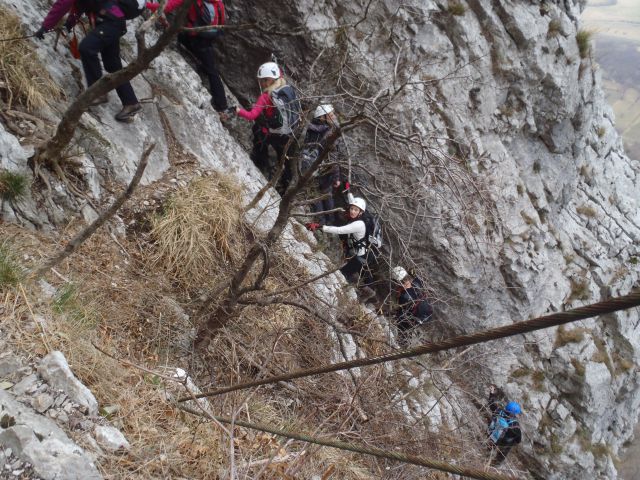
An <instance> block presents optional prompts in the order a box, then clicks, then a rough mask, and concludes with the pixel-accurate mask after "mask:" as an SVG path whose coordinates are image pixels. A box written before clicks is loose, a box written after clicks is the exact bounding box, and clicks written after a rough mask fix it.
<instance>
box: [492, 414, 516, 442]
mask: <svg viewBox="0 0 640 480" xmlns="http://www.w3.org/2000/svg"><path fill="white" fill-rule="evenodd" d="M512 423H513V420H508V419H506V418H504V417H503V416H502V415H500V414H498V415H496V416H494V417H493V418H492V419H491V423H490V424H489V429H488V432H489V438H490V439H491V441H492V442H493V443H495V444H497V443H498V442H499V441H500V440H502V438H503V437H504V435H505V433H506V431H507V429H508V428H509V427H510V426H511V424H512Z"/></svg>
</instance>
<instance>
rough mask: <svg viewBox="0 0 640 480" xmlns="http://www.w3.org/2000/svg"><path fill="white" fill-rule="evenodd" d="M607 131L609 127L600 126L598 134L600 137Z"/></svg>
mask: <svg viewBox="0 0 640 480" xmlns="http://www.w3.org/2000/svg"><path fill="white" fill-rule="evenodd" d="M605 133H607V129H606V128H605V127H598V128H597V130H596V134H597V135H598V138H602V137H604V134H605Z"/></svg>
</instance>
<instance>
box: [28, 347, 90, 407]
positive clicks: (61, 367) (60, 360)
mask: <svg viewBox="0 0 640 480" xmlns="http://www.w3.org/2000/svg"><path fill="white" fill-rule="evenodd" d="M38 373H39V374H40V375H42V378H44V379H45V380H46V381H47V382H48V383H49V385H51V386H52V387H54V388H59V389H61V390H63V391H64V392H65V393H66V394H67V395H68V396H69V397H70V398H72V399H73V400H74V401H75V402H77V403H78V404H80V405H81V406H82V408H83V409H84V410H86V411H87V412H88V413H89V414H90V415H95V414H97V413H98V402H97V401H96V398H95V397H94V396H93V393H91V391H90V390H89V389H88V388H87V387H86V386H84V385H83V384H82V383H81V382H80V381H79V380H78V379H77V378H76V377H75V375H74V374H73V372H72V371H71V369H70V368H69V365H68V363H67V360H66V359H65V358H64V355H63V354H62V352H58V351H56V352H51V353H50V354H48V355H47V356H46V357H44V358H43V359H42V361H41V362H40V365H39V366H38Z"/></svg>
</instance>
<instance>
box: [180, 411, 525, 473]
mask: <svg viewBox="0 0 640 480" xmlns="http://www.w3.org/2000/svg"><path fill="white" fill-rule="evenodd" d="M179 408H180V409H181V410H184V411H185V412H189V413H192V414H194V415H199V416H202V417H205V418H209V419H211V418H214V419H215V420H217V421H218V422H221V423H226V424H229V425H237V426H240V427H244V428H250V429H252V430H260V431H261V432H267V433H271V434H273V435H278V436H280V437H286V438H293V439H294V440H300V441H302V442H307V443H315V444H316V445H323V446H325V447H332V448H337V449H340V450H349V451H351V452H355V453H362V454H364V455H372V456H374V457H378V458H386V459H388V460H395V461H398V462H404V463H410V464H412V465H418V466H421V467H427V468H433V469H435V470H440V471H442V472H449V473H453V474H456V475H461V476H463V477H469V478H476V479H480V480H516V479H515V478H514V477H511V476H506V475H502V474H498V473H491V472H487V471H484V470H480V469H477V468H467V467H460V466H457V465H452V464H450V463H446V462H442V461H439V460H434V459H429V458H423V457H418V456H416V455H410V454H407V453H400V452H392V451H389V450H383V449H381V448H375V447H365V446H361V445H356V444H353V443H347V442H342V441H340V440H328V439H322V438H317V437H312V436H309V435H306V434H304V433H296V432H289V431H286V430H279V429H277V428H274V427H270V426H268V425H262V424H259V423H253V422H244V421H242V420H235V421H234V420H232V419H230V418H227V417H219V416H217V415H210V414H208V413H207V414H204V413H202V412H200V411H198V410H195V409H192V408H190V407H187V406H186V405H180V407H179Z"/></svg>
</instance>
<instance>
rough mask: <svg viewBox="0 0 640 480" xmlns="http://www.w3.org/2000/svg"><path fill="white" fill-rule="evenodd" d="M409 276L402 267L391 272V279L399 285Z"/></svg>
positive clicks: (394, 268)
mask: <svg viewBox="0 0 640 480" xmlns="http://www.w3.org/2000/svg"><path fill="white" fill-rule="evenodd" d="M407 275H408V273H407V271H406V270H405V269H404V268H402V267H400V266H397V267H393V270H391V278H392V279H393V280H395V281H396V282H398V283H401V282H402V280H404V279H405V277H406V276H407Z"/></svg>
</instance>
